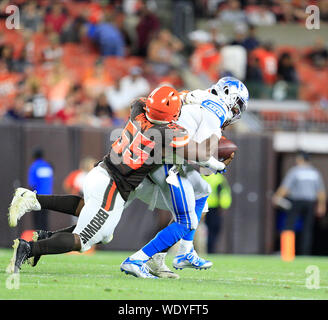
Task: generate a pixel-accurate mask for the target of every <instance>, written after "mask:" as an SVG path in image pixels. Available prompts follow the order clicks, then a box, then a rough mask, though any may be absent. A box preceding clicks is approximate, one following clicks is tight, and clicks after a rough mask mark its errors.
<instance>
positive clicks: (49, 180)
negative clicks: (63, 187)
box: [28, 159, 53, 194]
mask: <svg viewBox="0 0 328 320" xmlns="http://www.w3.org/2000/svg"><path fill="white" fill-rule="evenodd" d="M28 184H29V186H30V187H31V188H32V189H33V190H36V191H37V193H38V194H52V186H53V169H52V167H51V165H50V164H49V163H48V162H46V161H44V160H42V159H38V160H35V161H34V162H33V163H32V164H31V166H30V168H29V172H28Z"/></svg>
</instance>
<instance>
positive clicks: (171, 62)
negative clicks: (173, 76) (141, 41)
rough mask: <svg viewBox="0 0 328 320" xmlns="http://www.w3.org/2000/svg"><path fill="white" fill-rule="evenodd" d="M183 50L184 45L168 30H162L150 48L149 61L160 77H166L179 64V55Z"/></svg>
mask: <svg viewBox="0 0 328 320" xmlns="http://www.w3.org/2000/svg"><path fill="white" fill-rule="evenodd" d="M182 49H183V43H182V42H181V41H180V40H179V39H178V38H176V37H175V36H173V34H172V33H171V32H170V31H169V30H167V29H162V30H161V31H160V32H159V33H158V36H156V37H154V38H153V40H152V41H151V42H150V44H149V47H148V55H147V58H148V61H149V63H151V64H152V67H153V70H154V72H155V73H156V74H157V75H159V76H164V75H166V74H167V73H168V72H169V70H170V69H171V67H172V66H175V65H176V64H178V63H179V61H178V60H179V58H178V56H177V53H178V52H180V51H181V50H182Z"/></svg>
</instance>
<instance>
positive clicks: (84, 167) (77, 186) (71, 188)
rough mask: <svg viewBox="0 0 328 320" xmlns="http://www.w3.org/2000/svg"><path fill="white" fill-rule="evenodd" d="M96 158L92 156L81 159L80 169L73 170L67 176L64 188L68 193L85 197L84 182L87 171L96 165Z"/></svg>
mask: <svg viewBox="0 0 328 320" xmlns="http://www.w3.org/2000/svg"><path fill="white" fill-rule="evenodd" d="M95 163H96V159H94V158H91V157H86V158H83V159H82V160H81V161H80V166H79V169H77V170H73V171H72V172H71V173H69V174H68V176H67V177H66V178H65V180H64V182H63V189H64V190H65V192H66V193H67V194H74V195H79V196H81V197H83V182H84V179H85V177H86V175H87V173H88V172H89V171H90V170H91V169H92V168H93V167H94V164H95Z"/></svg>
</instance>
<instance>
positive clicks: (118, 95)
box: [105, 67, 150, 119]
mask: <svg viewBox="0 0 328 320" xmlns="http://www.w3.org/2000/svg"><path fill="white" fill-rule="evenodd" d="M149 91H150V85H149V83H148V81H147V80H146V78H144V77H143V76H142V70H141V69H140V68H139V67H133V68H131V70H130V74H129V75H127V76H125V77H122V78H121V79H117V80H116V81H115V84H114V85H113V86H111V87H108V88H107V90H106V92H105V94H106V97H107V101H108V103H109V104H110V106H111V107H112V109H113V111H114V113H115V117H117V118H120V119H125V118H126V117H127V116H128V115H129V110H130V103H131V101H132V100H133V99H135V98H137V97H140V96H147V95H148V94H149Z"/></svg>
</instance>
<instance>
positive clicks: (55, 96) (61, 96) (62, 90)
mask: <svg viewBox="0 0 328 320" xmlns="http://www.w3.org/2000/svg"><path fill="white" fill-rule="evenodd" d="M47 85H48V88H49V89H48V99H49V111H50V114H54V113H56V112H57V111H59V110H60V109H61V108H63V107H64V105H65V99H66V96H67V94H68V92H69V90H70V88H71V85H72V83H71V80H70V79H69V77H68V74H67V72H66V70H65V67H64V65H63V64H62V63H56V65H54V67H53V69H52V72H51V73H49V80H48V84H47Z"/></svg>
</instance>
